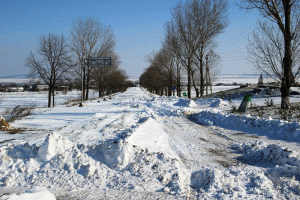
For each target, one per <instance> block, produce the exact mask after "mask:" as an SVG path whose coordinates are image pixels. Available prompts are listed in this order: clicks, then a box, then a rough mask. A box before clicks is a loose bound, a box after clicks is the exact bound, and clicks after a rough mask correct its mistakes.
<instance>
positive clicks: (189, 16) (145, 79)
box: [140, 0, 229, 98]
mask: <svg viewBox="0 0 300 200" xmlns="http://www.w3.org/2000/svg"><path fill="white" fill-rule="evenodd" d="M227 8H228V3H227V1H226V0H187V1H186V2H185V3H184V4H182V3H179V4H178V5H177V6H176V7H175V8H173V9H172V12H171V14H172V19H171V21H170V22H167V23H166V25H165V39H164V41H163V42H162V48H161V49H160V50H159V51H158V52H153V53H152V54H151V55H148V56H146V60H147V61H148V62H149V64H150V65H149V67H148V68H147V69H146V70H145V71H144V73H143V74H142V75H141V76H140V85H141V86H142V87H145V88H147V89H148V90H149V91H151V92H155V93H157V94H166V95H171V90H172V89H174V87H175V89H176V91H177V95H178V96H181V91H182V90H185V89H186V88H185V87H186V86H187V92H188V97H189V98H191V90H192V88H194V90H195V92H196V96H197V97H199V96H203V95H204V92H206V94H208V93H209V89H210V92H212V91H211V90H212V89H211V85H212V82H213V81H214V80H215V78H216V76H217V75H218V73H219V72H220V66H219V62H220V56H219V55H218V54H217V53H216V52H215V49H216V47H217V43H216V37H217V36H218V35H219V34H220V33H222V32H223V31H224V29H225V28H226V27H227V26H228V24H229V19H228V16H227ZM209 86H210V88H209ZM165 91H167V92H165Z"/></svg>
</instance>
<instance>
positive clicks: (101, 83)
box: [91, 52, 121, 97]
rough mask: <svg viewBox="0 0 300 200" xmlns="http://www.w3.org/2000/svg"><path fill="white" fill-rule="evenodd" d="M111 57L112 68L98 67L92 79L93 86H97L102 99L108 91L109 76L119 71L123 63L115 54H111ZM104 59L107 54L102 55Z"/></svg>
mask: <svg viewBox="0 0 300 200" xmlns="http://www.w3.org/2000/svg"><path fill="white" fill-rule="evenodd" d="M109 55H110V57H111V66H110V67H105V68H104V67H96V68H94V69H93V73H92V76H91V79H92V84H93V85H96V86H97V88H98V92H99V97H101V96H102V95H103V94H104V92H105V91H107V90H108V88H109V87H108V82H109V80H108V77H109V74H110V73H112V72H114V71H117V70H118V68H119V66H120V64H121V61H120V58H119V56H118V55H117V54H116V53H115V52H110V54H109ZM102 56H103V57H106V56H107V55H106V54H103V55H102Z"/></svg>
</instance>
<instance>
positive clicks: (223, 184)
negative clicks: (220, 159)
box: [191, 166, 277, 199]
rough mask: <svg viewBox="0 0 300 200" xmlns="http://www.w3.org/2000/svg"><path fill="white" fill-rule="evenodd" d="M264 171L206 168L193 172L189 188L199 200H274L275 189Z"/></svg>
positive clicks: (249, 168) (251, 168) (245, 168)
mask: <svg viewBox="0 0 300 200" xmlns="http://www.w3.org/2000/svg"><path fill="white" fill-rule="evenodd" d="M272 185H273V183H272V181H271V180H270V179H269V178H268V177H267V176H266V175H265V174H264V171H262V170H260V169H256V168H253V167H249V166H243V167H230V168H220V167H216V166H215V167H212V166H208V167H205V168H202V169H200V170H198V171H195V172H193V174H192V176H191V187H192V189H194V191H196V192H197V193H198V198H199V199H265V198H275V197H276V196H277V191H276V189H275V188H274V187H273V186H272Z"/></svg>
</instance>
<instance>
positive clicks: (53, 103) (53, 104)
mask: <svg viewBox="0 0 300 200" xmlns="http://www.w3.org/2000/svg"><path fill="white" fill-rule="evenodd" d="M54 93H55V90H54V89H53V91H52V106H53V107H55V102H54V95H55V94H54Z"/></svg>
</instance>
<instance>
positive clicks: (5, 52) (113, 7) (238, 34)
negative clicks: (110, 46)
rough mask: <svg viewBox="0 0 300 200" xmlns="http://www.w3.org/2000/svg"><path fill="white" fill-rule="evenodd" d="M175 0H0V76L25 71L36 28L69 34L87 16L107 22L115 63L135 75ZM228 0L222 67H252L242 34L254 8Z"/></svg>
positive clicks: (248, 28) (239, 69)
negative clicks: (241, 7)
mask: <svg viewBox="0 0 300 200" xmlns="http://www.w3.org/2000/svg"><path fill="white" fill-rule="evenodd" d="M178 2H179V0H106V1H105V0H84V1H83V0H0V68H1V72H0V77H3V76H11V75H21V74H27V73H28V72H29V70H28V68H26V67H25V66H24V63H25V58H26V57H27V56H28V55H29V53H30V51H33V52H35V51H36V48H37V40H38V38H39V36H40V35H41V34H48V33H49V32H51V33H56V34H59V35H60V34H62V33H63V34H64V35H65V36H67V37H68V36H69V35H70V30H71V27H72V22H73V21H75V20H76V19H78V18H81V17H83V18H84V17H92V18H94V19H97V20H99V21H100V22H101V23H102V24H104V25H105V26H108V25H110V26H111V27H112V29H113V31H114V34H115V36H116V39H117V49H116V51H117V53H118V54H119V55H120V57H121V61H122V64H121V68H123V69H125V70H126V72H127V74H128V75H129V77H131V78H138V77H139V76H140V74H141V73H142V72H143V70H144V69H145V68H146V67H147V66H148V63H147V62H145V61H144V58H145V55H147V54H149V53H150V52H151V51H153V50H155V51H157V50H159V49H160V47H161V42H162V41H163V39H164V26H165V23H166V22H168V21H170V19H171V8H173V7H175V5H176V4H177V3H178ZM233 2H235V1H229V3H230V6H229V17H230V21H231V23H230V26H229V27H228V28H227V29H226V31H225V33H224V34H222V35H220V36H219V38H218V42H219V47H218V50H217V53H219V55H220V56H221V58H222V62H221V65H222V73H226V74H228V73H253V72H254V68H253V66H252V65H251V64H250V63H248V62H247V61H246V59H245V57H246V55H247V51H246V44H247V38H248V36H249V34H250V33H251V31H253V29H254V28H255V23H256V19H257V13H255V12H246V11H244V10H239V8H238V7H237V6H235V5H234V4H233Z"/></svg>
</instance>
